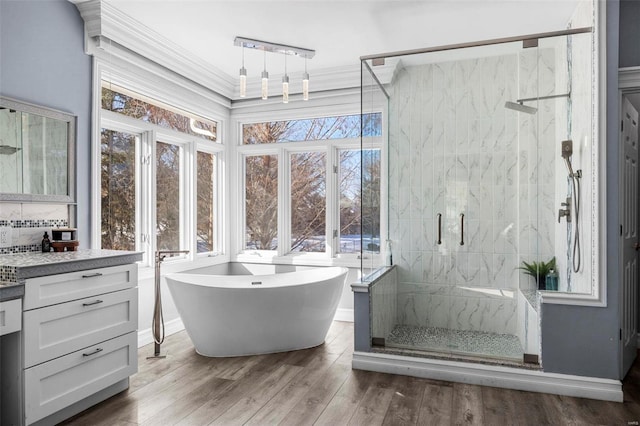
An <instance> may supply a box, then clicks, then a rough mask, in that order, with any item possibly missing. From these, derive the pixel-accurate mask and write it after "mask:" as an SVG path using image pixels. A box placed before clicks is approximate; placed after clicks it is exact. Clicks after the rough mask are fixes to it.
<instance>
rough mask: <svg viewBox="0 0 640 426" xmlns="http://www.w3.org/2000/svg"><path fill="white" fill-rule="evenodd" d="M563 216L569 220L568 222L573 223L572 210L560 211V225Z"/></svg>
mask: <svg viewBox="0 0 640 426" xmlns="http://www.w3.org/2000/svg"><path fill="white" fill-rule="evenodd" d="M562 204H564V203H562ZM563 216H564V217H566V218H567V222H571V210H569V209H560V210H558V223H560V219H562V217H563Z"/></svg>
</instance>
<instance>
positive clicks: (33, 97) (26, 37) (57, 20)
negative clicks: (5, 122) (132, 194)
mask: <svg viewBox="0 0 640 426" xmlns="http://www.w3.org/2000/svg"><path fill="white" fill-rule="evenodd" d="M0 94H2V95H4V96H8V97H11V98H14V99H17V100H22V101H25V102H29V103H33V104H37V105H42V106H46V107H49V108H54V109H57V110H60V111H65V112H68V113H71V114H73V115H76V116H77V117H78V120H77V121H78V127H77V151H76V163H77V176H78V179H77V180H76V182H77V194H78V199H77V201H78V217H77V226H78V236H79V239H80V243H81V247H88V246H89V237H90V234H89V229H90V224H91V217H90V176H91V174H90V164H91V162H90V152H91V148H90V143H91V137H90V136H91V133H90V132H91V57H90V56H88V55H86V54H85V53H84V21H83V20H82V18H81V17H80V13H79V12H78V9H76V7H75V6H74V5H73V4H71V3H69V2H68V1H66V0H30V1H22V0H18V1H15V0H0Z"/></svg>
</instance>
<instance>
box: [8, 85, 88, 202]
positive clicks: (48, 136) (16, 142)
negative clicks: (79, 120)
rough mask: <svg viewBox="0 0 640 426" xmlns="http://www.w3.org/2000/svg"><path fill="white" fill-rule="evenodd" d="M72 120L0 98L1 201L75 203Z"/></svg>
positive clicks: (74, 122) (64, 114)
mask: <svg viewBox="0 0 640 426" xmlns="http://www.w3.org/2000/svg"><path fill="white" fill-rule="evenodd" d="M75 131H76V117H75V116H73V115H71V114H67V113H64V112H60V111H56V110H53V109H50V108H45V107H41V106H36V105H31V104H27V103H24V102H19V101H16V100H13V99H9V98H5V97H0V201H32V202H33V201H35V202H38V201H40V202H63V203H74V202H75V161H74V152H75Z"/></svg>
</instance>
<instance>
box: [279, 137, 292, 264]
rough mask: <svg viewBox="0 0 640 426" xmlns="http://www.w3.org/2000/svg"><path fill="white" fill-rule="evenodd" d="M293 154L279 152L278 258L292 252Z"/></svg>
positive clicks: (282, 150)
mask: <svg viewBox="0 0 640 426" xmlns="http://www.w3.org/2000/svg"><path fill="white" fill-rule="evenodd" d="M290 206H291V153H289V152H288V151H287V150H286V149H284V148H283V147H280V149H279V150H278V256H284V255H285V254H287V253H289V252H290V251H291V207H290Z"/></svg>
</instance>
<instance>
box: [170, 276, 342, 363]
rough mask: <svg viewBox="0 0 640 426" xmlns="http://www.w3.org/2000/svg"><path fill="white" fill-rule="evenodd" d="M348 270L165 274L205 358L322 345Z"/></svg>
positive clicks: (190, 333) (199, 351)
mask: <svg viewBox="0 0 640 426" xmlns="http://www.w3.org/2000/svg"><path fill="white" fill-rule="evenodd" d="M346 276H347V268H341V267H330V268H313V269H309V270H303V271H297V272H285V273H275V274H268V275H210V274H194V273H175V274H168V275H166V279H167V284H168V287H169V291H170V292H171V295H172V296H173V300H174V302H175V305H176V308H177V309H178V313H179V314H180V317H181V318H182V322H183V323H184V327H185V329H186V330H187V333H188V334H189V337H190V338H191V341H192V342H193V344H194V346H195V348H196V351H197V352H198V353H199V354H200V355H204V356H211V357H229V356H242V355H255V354H265V353H273V352H284V351H290V350H296V349H305V348H310V347H313V346H318V345H320V344H322V343H323V342H324V339H325V337H326V335H327V331H328V330H329V326H330V325H331V321H332V320H333V317H334V315H335V312H336V308H337V307H338V302H339V301H340V296H341V294H342V289H343V287H344V283H345V280H346Z"/></svg>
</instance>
